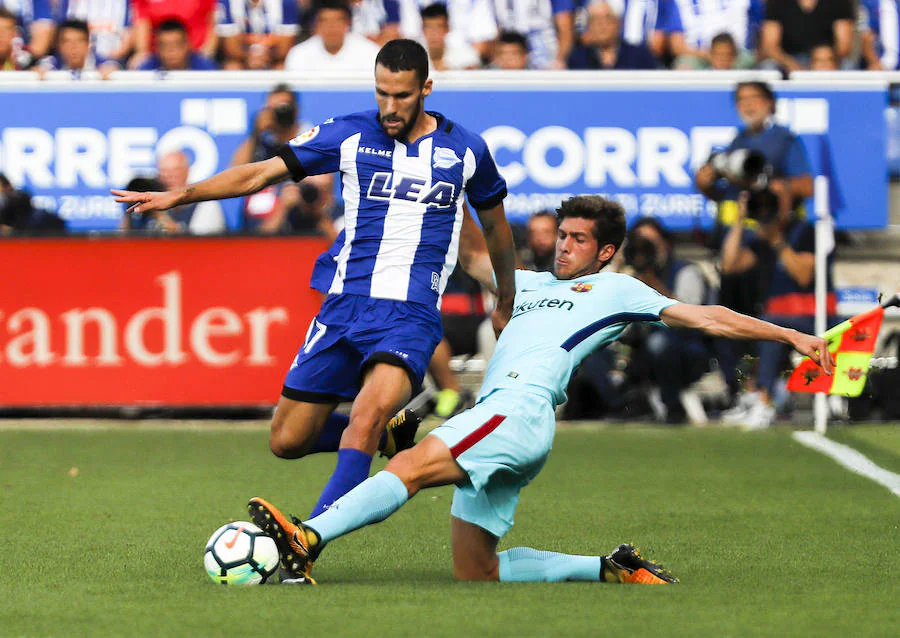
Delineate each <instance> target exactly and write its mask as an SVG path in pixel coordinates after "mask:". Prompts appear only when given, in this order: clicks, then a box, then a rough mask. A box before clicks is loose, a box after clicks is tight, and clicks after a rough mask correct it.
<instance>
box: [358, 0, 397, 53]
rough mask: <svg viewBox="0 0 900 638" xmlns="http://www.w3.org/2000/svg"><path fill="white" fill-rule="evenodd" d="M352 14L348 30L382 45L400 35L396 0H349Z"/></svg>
mask: <svg viewBox="0 0 900 638" xmlns="http://www.w3.org/2000/svg"><path fill="white" fill-rule="evenodd" d="M349 2H350V10H351V12H352V14H353V17H352V20H351V26H350V31H351V32H352V33H355V34H357V35H361V36H363V37H365V38H368V39H369V40H371V41H372V42H374V43H375V44H377V45H379V46H380V45H383V44H384V43H386V42H389V41H390V40H396V39H397V38H399V37H400V3H399V1H398V0H349Z"/></svg>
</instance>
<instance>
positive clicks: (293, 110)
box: [272, 104, 297, 128]
mask: <svg viewBox="0 0 900 638" xmlns="http://www.w3.org/2000/svg"><path fill="white" fill-rule="evenodd" d="M272 115H273V116H274V117H275V123H276V124H277V125H278V126H280V127H281V128H287V127H289V126H292V125H293V124H294V123H295V122H296V121H297V107H296V106H295V105H293V104H279V105H278V106H276V107H275V108H273V109H272Z"/></svg>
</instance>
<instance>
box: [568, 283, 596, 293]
mask: <svg viewBox="0 0 900 638" xmlns="http://www.w3.org/2000/svg"><path fill="white" fill-rule="evenodd" d="M593 287H594V284H584V283H578V284H574V285H573V286H572V290H574V291H575V292H590V291H591V288H593Z"/></svg>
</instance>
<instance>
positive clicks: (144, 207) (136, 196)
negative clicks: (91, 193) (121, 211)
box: [109, 190, 181, 215]
mask: <svg viewBox="0 0 900 638" xmlns="http://www.w3.org/2000/svg"><path fill="white" fill-rule="evenodd" d="M109 192H110V193H112V194H113V195H115V196H116V201H117V202H119V203H120V204H128V205H129V206H128V208H127V209H126V211H125V213H126V214H128V213H135V214H136V215H147V214H149V213H154V212H157V211H162V210H169V209H170V208H175V207H176V206H178V204H179V201H178V200H179V198H180V197H181V193H180V192H179V191H164V192H162V193H154V192H147V193H138V192H135V191H121V190H110V191H109Z"/></svg>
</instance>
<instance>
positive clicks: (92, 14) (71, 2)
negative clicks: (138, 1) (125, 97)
mask: <svg viewBox="0 0 900 638" xmlns="http://www.w3.org/2000/svg"><path fill="white" fill-rule="evenodd" d="M61 2H62V7H63V8H65V19H67V20H81V21H84V22H87V25H88V27H89V29H90V34H91V51H92V52H93V53H94V55H95V56H97V57H98V58H102V59H103V60H107V61H115V62H118V63H120V64H124V63H125V62H126V60H127V59H128V56H129V55H131V52H132V50H133V49H134V34H133V33H132V29H131V6H130V5H129V3H128V2H127V1H126V0H118V1H117V0H100V1H97V0H61Z"/></svg>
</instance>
